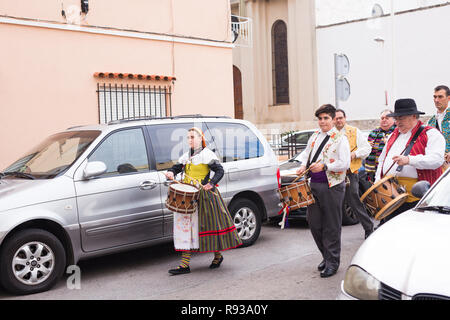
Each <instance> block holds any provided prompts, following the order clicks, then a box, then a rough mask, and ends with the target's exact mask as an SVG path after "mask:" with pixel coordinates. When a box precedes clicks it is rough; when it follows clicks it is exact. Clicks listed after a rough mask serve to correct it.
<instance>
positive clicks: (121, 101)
mask: <svg viewBox="0 0 450 320" xmlns="http://www.w3.org/2000/svg"><path fill="white" fill-rule="evenodd" d="M171 94H172V93H171V87H170V86H167V87H166V86H150V85H148V86H143V85H129V84H127V85H123V84H120V85H118V84H111V83H103V84H100V83H98V84H97V95H98V107H99V122H100V123H108V122H110V121H114V120H121V119H135V118H141V117H167V116H171V115H172V106H171Z"/></svg>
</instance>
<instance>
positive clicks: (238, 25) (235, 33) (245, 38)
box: [231, 15, 253, 48]
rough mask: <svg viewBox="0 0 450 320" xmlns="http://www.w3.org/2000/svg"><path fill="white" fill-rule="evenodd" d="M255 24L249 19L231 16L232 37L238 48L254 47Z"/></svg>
mask: <svg viewBox="0 0 450 320" xmlns="http://www.w3.org/2000/svg"><path fill="white" fill-rule="evenodd" d="M252 26H253V23H252V19H251V18H248V17H240V16H236V15H231V36H232V41H233V44H234V45H236V47H247V48H251V47H252V45H253V29H252Z"/></svg>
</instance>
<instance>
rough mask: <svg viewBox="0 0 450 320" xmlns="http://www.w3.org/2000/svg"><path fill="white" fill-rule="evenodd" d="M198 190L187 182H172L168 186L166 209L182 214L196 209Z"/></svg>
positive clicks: (190, 212) (191, 212)
mask: <svg viewBox="0 0 450 320" xmlns="http://www.w3.org/2000/svg"><path fill="white" fill-rule="evenodd" d="M199 195H200V191H199V190H198V189H197V188H196V187H194V186H193V185H190V184H187V183H173V184H171V185H170V186H169V190H168V193H167V199H166V207H167V209H169V210H171V211H173V212H178V213H184V214H193V213H194V212H195V210H197V206H198V197H199Z"/></svg>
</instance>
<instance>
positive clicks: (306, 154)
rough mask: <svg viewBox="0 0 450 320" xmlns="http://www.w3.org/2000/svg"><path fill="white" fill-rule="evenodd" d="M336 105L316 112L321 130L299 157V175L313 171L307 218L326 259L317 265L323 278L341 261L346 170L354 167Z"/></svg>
mask: <svg viewBox="0 0 450 320" xmlns="http://www.w3.org/2000/svg"><path fill="white" fill-rule="evenodd" d="M335 115H336V108H335V107H334V106H332V105H330V104H327V105H323V106H321V107H320V108H319V109H318V110H317V111H316V113H315V116H316V117H317V119H318V124H319V127H320V130H319V131H317V132H315V133H314V134H313V135H312V136H311V138H310V139H309V141H308V145H307V147H306V149H305V150H304V151H303V152H302V153H301V154H300V155H299V156H298V157H297V160H298V161H300V162H301V166H300V168H299V169H298V170H297V174H298V175H302V174H304V173H305V171H307V170H308V171H309V172H310V173H309V176H310V178H311V182H310V186H311V191H312V193H313V195H314V198H315V203H314V204H312V205H310V206H308V208H307V210H306V218H307V220H308V224H309V227H310V230H311V234H312V236H313V238H314V241H315V243H316V245H317V247H318V249H319V251H320V252H321V254H322V257H323V260H322V262H321V263H320V264H319V266H318V267H317V269H318V270H319V271H321V273H320V276H321V277H322V278H326V277H330V276H332V275H334V274H335V273H336V272H337V270H338V268H339V264H340V253H341V229H342V208H343V201H344V196H345V181H344V180H345V174H346V171H347V169H348V168H349V167H350V147H349V145H348V141H347V139H346V138H345V136H344V135H342V134H341V133H339V132H338V131H337V130H336V128H334V122H333V119H334V117H335Z"/></svg>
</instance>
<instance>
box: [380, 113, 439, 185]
mask: <svg viewBox="0 0 450 320" xmlns="http://www.w3.org/2000/svg"><path fill="white" fill-rule="evenodd" d="M421 125H422V122H421V121H418V123H417V125H416V126H415V127H414V128H413V129H412V131H411V138H409V141H408V143H407V144H406V145H408V144H409V143H410V142H411V140H412V138H413V137H414V134H415V133H416V131H417V130H418V129H419V127H420V126H421ZM432 128H433V127H429V126H426V127H425V128H424V129H423V130H422V132H421V133H420V135H419V137H418V138H417V140H416V142H415V143H414V145H413V147H412V149H411V152H410V153H409V154H410V155H412V156H415V155H418V154H425V147H426V146H427V142H428V136H427V134H426V132H427V131H428V130H430V129H432ZM399 134H400V132H399V131H398V128H395V130H394V131H393V132H392V134H391V136H390V138H389V140H388V142H387V143H386V146H385V148H386V156H387V154H388V152H389V150H390V149H391V147H392V145H393V144H394V141H395V140H397V138H398V136H399ZM405 147H406V146H405ZM416 170H417V179H418V181H421V180H426V181H428V182H429V183H430V184H433V183H434V182H435V181H436V180H437V179H438V178H439V176H440V175H441V174H442V167H439V168H437V169H430V170H425V169H416Z"/></svg>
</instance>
